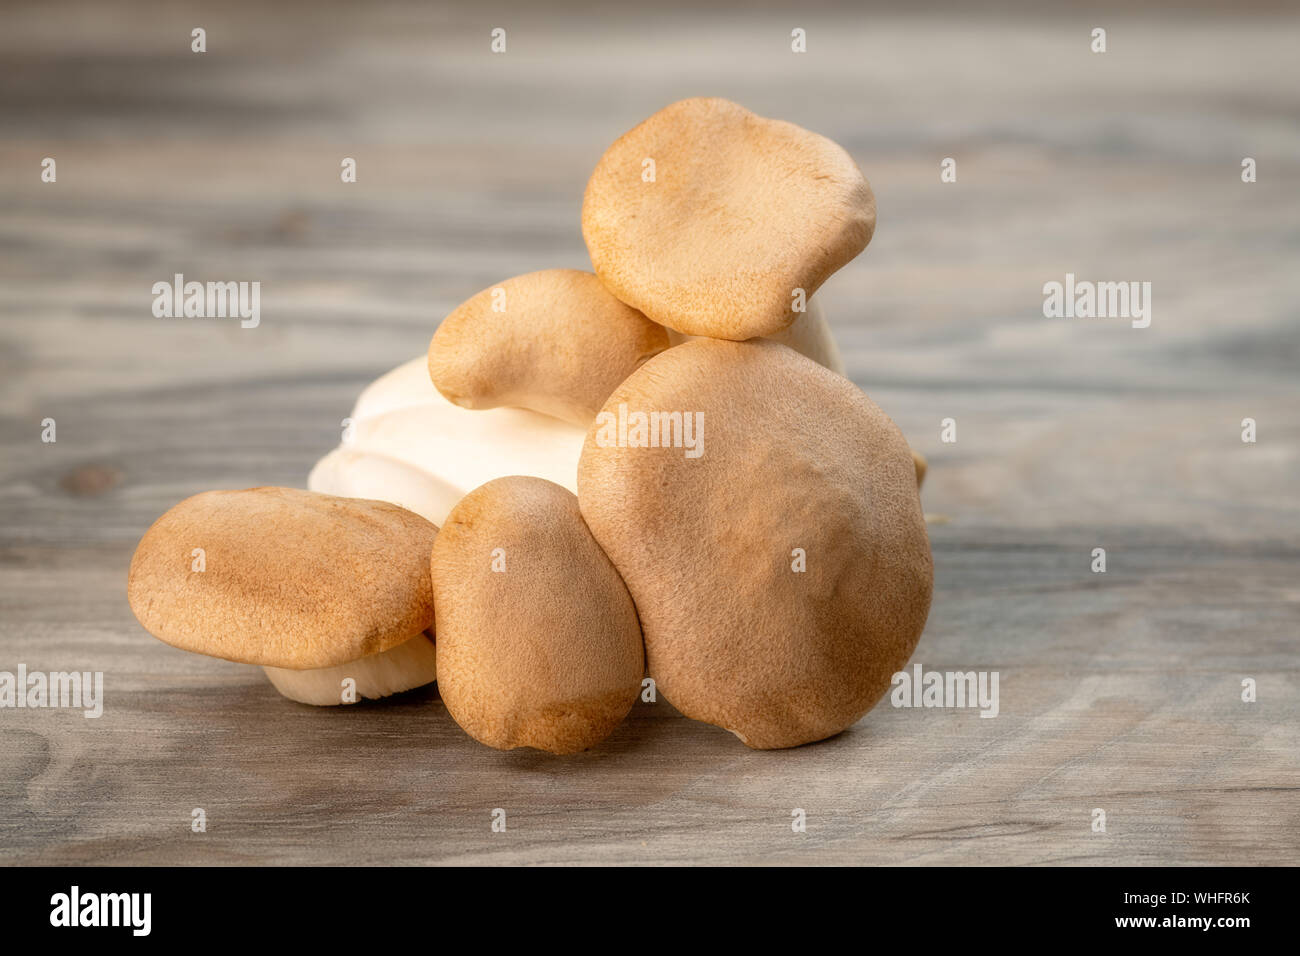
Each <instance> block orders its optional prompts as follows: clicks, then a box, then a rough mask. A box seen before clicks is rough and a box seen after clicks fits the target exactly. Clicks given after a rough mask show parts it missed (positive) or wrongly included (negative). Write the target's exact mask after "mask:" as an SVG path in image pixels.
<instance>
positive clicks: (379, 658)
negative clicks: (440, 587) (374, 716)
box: [127, 488, 438, 704]
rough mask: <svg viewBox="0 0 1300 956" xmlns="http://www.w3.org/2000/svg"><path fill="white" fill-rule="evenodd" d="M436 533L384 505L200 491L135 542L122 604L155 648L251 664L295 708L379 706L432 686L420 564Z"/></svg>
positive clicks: (426, 585)
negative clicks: (349, 696)
mask: <svg viewBox="0 0 1300 956" xmlns="http://www.w3.org/2000/svg"><path fill="white" fill-rule="evenodd" d="M437 532H438V529H437V528H436V527H435V526H434V525H432V524H430V523H429V522H428V521H425V520H424V519H423V518H421V517H420V516H419V515H415V514H412V513H411V512H409V511H405V510H403V509H402V508H399V507H397V506H396V505H392V504H389V503H387V502H382V501H363V500H359V499H352V498H338V497H334V496H331V495H322V494H317V493H315V492H311V491H301V490H299V489H295V488H249V489H247V490H245V491H208V492H204V493H203V494H199V495H194V496H193V497H191V498H186V499H185V500H184V501H182V502H181V503H180V504H178V505H176V506H175V507H173V508H172V509H170V510H169V511H168V512H167V513H166V514H164V515H163V516H162V517H161V518H159V519H158V520H157V521H155V522H154V523H153V525H152V527H150V528H149V530H148V531H146V532H145V535H144V537H143V538H142V539H141V540H140V544H139V546H138V547H137V548H136V551H135V556H134V557H133V558H132V559H131V570H130V572H129V574H128V576H127V599H128V601H129V602H130V605H131V610H132V611H134V612H135V616H136V617H137V618H138V619H139V621H140V623H141V624H143V625H144V627H145V629H146V630H147V631H149V633H151V634H153V635H154V636H155V637H157V638H158V639H159V640H162V641H165V642H166V643H168V644H171V645H172V646H174V647H179V648H181V649H182V650H187V651H195V652H197V653H200V654H207V655H209V656H211V657H219V658H223V659H225V660H228V661H236V662H239V663H243V664H254V665H260V666H262V667H263V668H264V669H265V670H266V673H267V676H268V677H269V678H270V680H271V683H272V684H274V685H275V687H276V689H277V690H279V691H280V693H282V694H284V695H285V696H286V697H289V698H291V699H293V700H299V701H302V702H304V703H309V704H340V703H344V702H347V700H346V698H345V691H347V690H352V689H354V690H355V692H356V696H358V697H383V696H387V695H389V694H395V693H398V692H400V691H404V690H410V689H411V688H414V687H419V686H421V685H423V684H428V683H430V682H431V681H433V680H434V678H435V676H436V672H435V652H434V649H433V642H432V639H431V636H430V632H431V631H432V628H433V621H434V615H433V589H432V585H431V584H430V582H429V575H428V564H427V562H428V555H429V551H430V550H431V548H432V546H433V540H434V537H435V536H436V535H437ZM345 678H352V680H353V681H355V685H354V686H353V687H345V686H344V685H343V681H344V679H345ZM353 699H355V698H353Z"/></svg>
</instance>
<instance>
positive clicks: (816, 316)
mask: <svg viewBox="0 0 1300 956" xmlns="http://www.w3.org/2000/svg"><path fill="white" fill-rule="evenodd" d="M693 338H697V336H693V335H683V334H682V333H681V332H678V331H677V330H676V329H669V330H668V340H669V342H671V343H672V344H673V345H681V344H682V343H683V342H689V341H690V340H691V339H693ZM764 338H767V339H771V340H772V341H773V342H780V343H781V344H782V345H786V346H789V347H790V348H792V349H794V350H795V351H796V352H798V353H799V354H800V355H806V356H808V358H810V359H812V360H813V361H814V362H816V363H817V364H818V365H822V366H825V367H826V368H828V369H830V370H831V371H832V372H836V373H838V374H840V375H843V374H844V359H843V358H842V357H841V356H840V347H839V346H838V345H836V344H835V337H834V336H833V335H832V334H831V327H830V324H829V323H828V322H827V321H826V313H825V312H824V311H823V309H822V306H821V303H820V302H819V301H818V300H817V299H810V300H808V310H807V311H806V312H800V313H799V314H798V315H797V316H796V318H795V320H794V321H793V322H791V323H790V324H789V325H788V326H786V327H785V328H784V329H782V330H781V331H780V332H773V333H772V334H771V335H766V336H764Z"/></svg>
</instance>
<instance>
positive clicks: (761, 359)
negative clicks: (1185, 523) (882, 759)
mask: <svg viewBox="0 0 1300 956" xmlns="http://www.w3.org/2000/svg"><path fill="white" fill-rule="evenodd" d="M652 410H653V411H656V412H658V413H660V415H661V416H662V415H663V414H664V413H671V412H678V411H680V412H681V419H682V425H683V428H684V427H685V424H686V423H687V422H688V421H691V422H693V424H694V438H695V442H694V445H693V447H687V443H686V442H684V441H683V442H680V443H679V442H676V441H674V440H666V437H665V436H668V437H672V435H671V432H672V429H671V428H670V427H668V428H665V427H663V425H662V423H663V419H662V418H661V419H660V425H661V430H660V431H659V432H658V439H659V440H658V441H657V442H655V443H654V446H652V447H646V445H648V444H650V443H649V442H647V441H645V440H644V438H645V437H646V435H647V434H648V433H654V432H655V425H654V424H653V419H652V420H651V421H652V424H651V425H650V429H649V432H648V433H647V432H646V431H645V430H644V429H638V428H636V427H634V425H633V424H632V422H633V419H632V416H633V415H634V414H636V413H638V412H641V413H645V412H650V411H652ZM615 416H617V417H618V418H619V419H620V420H626V421H627V422H628V423H629V426H628V427H627V428H626V429H623V428H622V427H620V428H619V429H617V433H616V430H615V429H614V428H612V427H610V422H611V420H612V419H613V417H615ZM669 422H670V424H671V419H669ZM680 430H681V429H679V431H680ZM624 436H626V437H624ZM688 451H689V452H690V453H689V454H688ZM578 501H579V505H580V507H581V510H582V515H583V517H584V518H585V519H586V521H587V524H588V526H589V527H590V528H591V532H592V534H593V535H594V536H595V538H596V540H597V541H598V542H599V543H600V546H601V547H602V548H603V549H604V551H605V553H606V554H607V555H608V556H609V558H610V560H611V561H612V562H613V563H614V567H615V568H617V569H618V572H619V573H620V574H621V575H622V577H623V580H624V581H625V582H626V584H627V588H628V591H629V592H630V593H631V595H632V600H633V601H634V602H635V604H636V607H637V611H638V613H639V615H640V620H641V627H642V631H643V633H644V638H645V648H646V659H647V663H648V665H649V674H650V676H651V677H652V678H654V680H655V681H656V683H657V685H658V688H659V690H660V691H662V693H663V695H664V696H665V697H666V698H667V699H668V700H670V701H671V702H672V703H673V705H674V706H676V707H677V709H678V710H680V711H681V712H682V713H683V714H685V715H686V716H688V717H692V718H694V719H696V720H702V721H706V722H708V723H712V724H717V725H719V726H721V727H725V728H726V729H728V730H730V731H731V732H732V733H734V734H736V736H738V737H739V738H740V739H741V740H742V741H744V742H745V743H746V744H748V745H749V746H750V747H754V748H759V749H767V748H776V747H793V746H797V745H799V744H803V743H808V742H810V741H814V740H821V739H823V738H825V737H829V736H832V735H834V734H836V733H839V732H840V731H842V730H844V729H845V728H846V727H848V726H850V725H851V724H853V723H854V722H856V721H857V720H858V719H859V718H860V717H862V715H863V714H865V713H866V712H867V711H868V710H869V709H870V708H871V707H872V706H873V705H874V704H875V703H876V701H877V700H878V699H879V698H880V697H881V696H882V695H883V694H884V692H885V691H886V690H887V689H888V687H889V683H890V679H891V676H892V675H893V674H894V673H895V672H897V671H898V670H899V669H900V668H902V667H903V665H904V664H905V663H906V662H907V659H908V657H909V656H910V655H911V653H912V650H913V648H914V647H915V645H916V642H917V639H918V638H919V636H920V634H921V631H922V629H923V627H924V625H925V620H926V616H927V613H928V611H929V605H930V592H931V587H932V583H933V565H932V561H931V557H930V547H929V540H928V538H927V537H926V529H925V521H924V519H923V516H922V513H921V502H920V495H919V494H918V490H917V484H916V475H915V469H914V465H913V461H912V457H911V455H910V454H909V449H908V446H907V442H906V441H905V440H904V438H903V435H902V433H901V432H900V431H899V430H898V427H897V426H896V425H895V424H894V423H893V422H892V421H890V419H889V418H888V417H887V416H886V415H885V414H884V412H882V411H881V410H880V409H879V408H878V407H877V406H876V405H875V404H874V403H873V402H872V401H871V400H870V399H869V398H867V396H866V395H864V394H863V393H862V391H861V390H859V389H858V388H857V387H856V386H854V385H853V383H852V382H850V381H848V380H847V379H845V378H843V377H841V376H839V375H836V374H834V373H833V372H831V371H829V370H827V369H825V368H822V367H821V366H820V365H818V364H817V363H815V362H813V361H810V360H809V359H807V358H805V357H804V356H801V355H799V354H798V353H796V352H794V351H793V350H791V349H789V348H786V347H785V346H783V345H779V344H777V343H774V342H769V341H765V340H762V339H758V340H755V341H751V342H727V341H722V340H718V339H697V340H694V341H690V342H686V343H684V344H682V345H679V346H676V347H675V348H671V349H669V350H668V351H666V352H664V353H662V354H660V355H658V356H656V357H655V358H653V359H651V360H650V361H648V362H647V363H646V364H645V365H643V366H642V367H641V368H640V369H638V370H637V371H636V372H634V373H633V374H632V375H631V376H630V377H629V378H628V379H627V381H625V382H623V384H622V385H620V386H619V387H618V388H617V389H615V390H614V393H613V395H611V396H610V398H609V401H608V403H606V406H605V409H604V411H602V413H601V414H600V415H599V416H598V417H597V419H596V424H595V425H594V426H593V428H592V429H591V430H590V431H589V432H588V434H587V440H586V443H585V445H584V446H583V451H582V458H581V459H580V461H579V464H578ZM439 597H440V598H441V595H439ZM439 615H441V608H440V609H439ZM439 624H440V625H441V616H440V617H439ZM441 638H442V635H441V632H440V633H439V639H440V640H441Z"/></svg>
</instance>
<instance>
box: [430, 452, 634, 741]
mask: <svg viewBox="0 0 1300 956" xmlns="http://www.w3.org/2000/svg"><path fill="white" fill-rule="evenodd" d="M498 549H499V550H498ZM430 564H431V567H432V572H433V590H434V596H435V604H436V606H437V633H438V688H439V691H440V692H441V694H442V699H443V701H444V702H445V703H446V705H447V710H448V711H449V712H450V713H451V716H452V717H453V718H454V719H455V721H456V723H458V724H460V726H461V727H463V728H464V729H465V731H466V732H467V733H469V734H470V736H472V737H474V738H475V739H476V740H479V741H481V742H482V743H485V744H487V745H488V746H491V747H496V748H498V749H500V750H510V749H512V748H514V747H536V748H537V749H539V750H547V751H550V752H551V753H557V754H565V753H575V752H577V751H580V750H585V749H586V748H588V747H591V746H593V745H595V744H597V743H599V742H600V741H601V740H603V739H604V738H605V737H607V736H608V735H609V733H610V732H611V731H612V730H613V729H614V727H616V726H617V725H618V723H619V722H620V721H621V720H622V719H623V717H624V716H625V715H626V714H627V712H628V710H629V709H631V707H632V704H633V703H635V701H636V698H637V694H638V693H639V691H640V688H641V680H642V678H643V677H644V675H645V656H644V651H643V649H642V645H641V629H640V627H639V626H638V624H637V617H636V608H635V607H634V606H633V605H632V599H631V598H630V597H629V596H628V593H627V588H626V587H624V585H623V581H622V580H621V579H620V578H619V576H618V572H617V571H615V570H614V566H613V565H612V564H610V562H609V559H608V558H607V557H605V554H604V552H602V551H601V550H600V547H599V545H597V544H596V541H595V539H593V538H592V536H591V532H590V531H589V530H588V529H587V526H586V524H585V523H584V522H583V520H582V515H581V514H580V513H579V511H578V500H577V498H575V497H574V495H573V493H572V492H570V491H568V490H566V489H564V488H561V487H560V486H559V485H556V484H553V483H552V482H549V481H546V480H544V479H541V478H529V477H519V476H516V477H510V478H498V479H496V480H495V481H490V482H488V483H487V484H486V485H483V486H481V487H479V488H476V489H475V490H474V491H472V492H470V493H469V494H468V495H466V496H465V497H464V498H463V499H461V501H460V503H459V504H458V505H456V507H455V508H454V509H453V510H452V513H451V515H450V516H449V517H448V518H447V523H446V524H445V525H443V528H442V531H441V532H439V534H438V539H437V541H436V542H435V543H434V546H433V554H432V557H431V561H430ZM494 566H495V567H497V568H503V569H504V570H493V568H494Z"/></svg>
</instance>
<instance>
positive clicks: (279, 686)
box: [262, 631, 437, 707]
mask: <svg viewBox="0 0 1300 956" xmlns="http://www.w3.org/2000/svg"><path fill="white" fill-rule="evenodd" d="M262 670H264V671H266V676H267V678H268V679H269V680H270V681H271V683H272V684H274V685H275V689H276V690H278V691H279V692H280V693H281V694H283V695H284V696H285V697H288V698H289V699H290V700H296V701H298V702H300V703H303V704H315V705H316V706H318V707H330V706H333V705H336V704H344V703H352V702H354V701H355V700H360V699H361V698H363V697H364V698H367V699H370V700H374V699H376V698H379V697H387V696H389V695H390V694H400V693H401V692H402V691H405V690H412V689H413V688H416V687H422V686H424V685H425V684H431V683H433V681H434V680H435V679H436V677H437V651H436V650H435V648H434V641H433V636H432V635H431V634H430V633H429V632H428V631H425V632H424V633H422V634H417V635H416V636H415V637H413V638H411V639H410V640H409V641H406V642H405V643H402V644H398V645H397V646H396V647H391V648H389V649H388V650H386V651H381V652H380V653H378V654H371V655H370V656H369V657H363V658H361V659H360V660H355V661H350V662H349V663H347V664H339V665H338V666H336V667H317V668H313V669H311V670H303V671H295V670H289V669H288V668H285V667H263V668H262ZM348 679H351V680H352V681H354V682H355V683H354V684H352V685H348V686H345V684H344V682H345V681H347V680H348ZM349 690H354V691H355V694H354V695H349ZM345 696H346V697H347V698H348V699H345Z"/></svg>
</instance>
